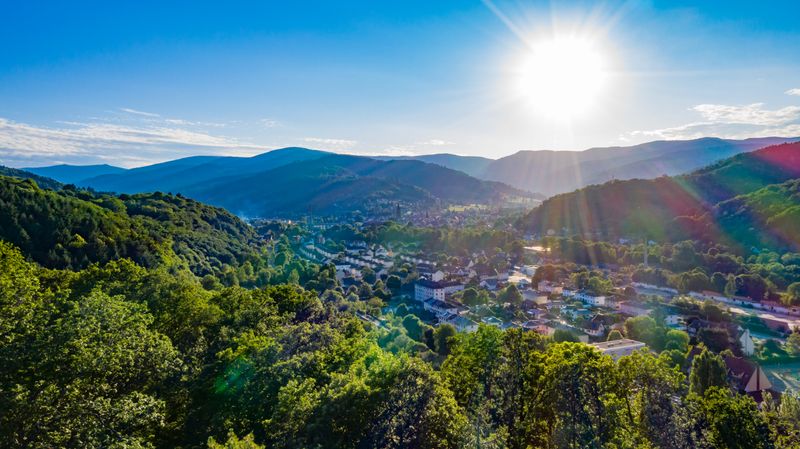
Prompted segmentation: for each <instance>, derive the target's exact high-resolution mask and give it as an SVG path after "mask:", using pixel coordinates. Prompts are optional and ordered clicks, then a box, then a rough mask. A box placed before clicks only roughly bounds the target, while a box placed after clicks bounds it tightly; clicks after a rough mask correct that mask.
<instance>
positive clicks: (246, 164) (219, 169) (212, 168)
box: [81, 148, 331, 192]
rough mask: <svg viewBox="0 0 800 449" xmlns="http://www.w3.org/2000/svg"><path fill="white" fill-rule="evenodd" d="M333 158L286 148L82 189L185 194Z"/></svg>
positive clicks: (179, 165)
mask: <svg viewBox="0 0 800 449" xmlns="http://www.w3.org/2000/svg"><path fill="white" fill-rule="evenodd" d="M329 154H331V153H327V152H324V151H318V150H309V149H307V148H282V149H278V150H273V151H269V152H267V153H263V154H259V155H257V156H253V157H232V156H193V157H187V158H183V159H176V160H174V161H168V162H163V163H160V164H153V165H148V166H145V167H139V168H134V169H131V170H127V171H125V172H124V173H117V174H108V175H102V176H97V177H94V178H87V179H85V180H83V181H82V182H81V185H84V186H91V187H92V188H94V189H96V190H102V191H112V192H152V191H161V192H182V191H184V190H185V189H186V187H187V186H190V185H195V184H202V183H206V182H210V181H212V180H215V179H219V178H222V177H225V176H238V177H243V176H248V175H252V174H255V173H259V172H263V171H267V170H271V169H273V168H277V167H280V166H283V165H287V164H291V163H294V162H301V161H309V160H313V159H317V158H320V157H322V156H326V155H329Z"/></svg>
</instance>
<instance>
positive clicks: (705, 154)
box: [26, 137, 798, 215]
mask: <svg viewBox="0 0 800 449" xmlns="http://www.w3.org/2000/svg"><path fill="white" fill-rule="evenodd" d="M797 140H798V139H796V138H776V137H767V138H755V139H745V140H731V139H718V138H701V139H695V140H687V141H655V142H649V143H644V144H641V145H635V146H629V147H606V148H592V149H588V150H585V151H519V152H517V153H515V154H512V155H510V156H506V157H503V158H500V159H496V160H493V159H488V158H482V157H474V156H458V155H454V154H431V155H420V156H408V157H385V156H382V157H366V156H351V155H340V154H335V153H331V152H326V151H319V150H313V149H307V148H297V147H291V148H282V149H277V150H273V151H269V152H266V153H263V154H260V155H257V156H253V157H229V156H194V157H187V158H182V159H177V160H173V161H168V162H163V163H158V164H153V165H149V166H144V167H139V168H134V169H128V170H126V169H122V168H118V167H111V166H107V165H95V166H69V165H59V166H51V167H39V168H28V169H26V170H28V171H30V172H33V173H35V174H38V175H41V176H47V177H50V178H53V179H56V180H58V181H61V182H64V183H73V184H77V185H80V186H85V187H92V188H94V189H95V190H100V191H114V192H119V193H138V192H149V191H162V192H172V193H181V194H183V195H186V196H189V197H191V198H194V199H197V200H200V201H204V202H208V203H211V204H214V205H218V206H222V207H225V208H227V209H229V210H231V211H232V212H234V213H237V214H241V215H265V214H266V215H269V214H280V213H303V212H306V211H311V210H313V211H317V212H320V213H328V212H335V211H341V210H348V209H358V208H359V206H360V205H362V204H363V202H364V201H365V200H376V201H404V202H410V203H420V204H429V203H430V204H432V203H433V202H435V201H437V200H442V201H448V202H458V203H492V202H496V201H499V200H501V199H502V198H505V197H508V196H522V197H529V198H536V199H543V198H544V197H545V196H551V195H554V194H558V193H563V192H569V191H572V190H575V189H578V188H581V187H583V186H586V185H591V184H599V183H603V182H605V181H608V180H611V179H634V178H642V179H651V178H656V177H659V176H662V175H670V176H671V175H677V174H681V173H685V172H689V171H691V170H695V169H697V168H700V167H703V166H706V165H708V164H711V163H714V162H716V161H719V160H722V159H725V158H727V157H730V156H733V155H736V154H739V153H742V152H749V151H754V150H757V149H759V148H762V147H765V146H769V145H774V144H778V143H783V142H789V141H797Z"/></svg>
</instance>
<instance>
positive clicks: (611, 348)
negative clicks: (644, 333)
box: [592, 338, 647, 360]
mask: <svg viewBox="0 0 800 449" xmlns="http://www.w3.org/2000/svg"><path fill="white" fill-rule="evenodd" d="M592 346H594V347H595V348H597V349H598V350H599V351H600V352H602V353H603V354H606V355H610V356H611V358H613V359H614V360H619V358H620V357H623V356H626V355H631V354H633V352H634V351H638V350H640V349H645V348H647V345H645V344H644V343H642V342H641V341H636V340H630V339H627V338H623V339H621V340H611V341H603V342H600V343H593V344H592Z"/></svg>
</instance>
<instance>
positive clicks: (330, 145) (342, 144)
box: [302, 137, 358, 150]
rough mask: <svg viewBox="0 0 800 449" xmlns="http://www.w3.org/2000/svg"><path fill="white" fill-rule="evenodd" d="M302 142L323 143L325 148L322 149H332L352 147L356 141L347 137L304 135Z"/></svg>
mask: <svg viewBox="0 0 800 449" xmlns="http://www.w3.org/2000/svg"><path fill="white" fill-rule="evenodd" d="M302 140H303V142H306V143H310V144H315V145H323V146H325V148H323V149H333V150H343V149H348V148H352V147H354V146H355V145H356V144H357V143H358V141H356V140H348V139H328V138H322V137H304V138H303V139H302Z"/></svg>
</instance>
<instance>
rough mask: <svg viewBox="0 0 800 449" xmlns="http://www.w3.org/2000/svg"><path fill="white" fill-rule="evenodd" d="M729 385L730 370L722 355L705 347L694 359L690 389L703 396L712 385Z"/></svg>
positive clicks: (690, 376)
mask: <svg viewBox="0 0 800 449" xmlns="http://www.w3.org/2000/svg"><path fill="white" fill-rule="evenodd" d="M727 386H728V370H727V368H726V367H725V362H724V361H723V360H722V357H720V356H718V355H717V354H714V353H713V352H711V351H709V350H708V349H705V348H703V352H701V353H700V354H698V355H697V356H695V358H694V360H692V370H691V373H690V374H689V391H690V392H691V393H694V394H696V395H698V396H703V395H704V394H705V392H706V391H707V390H708V389H710V388H712V387H727Z"/></svg>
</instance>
